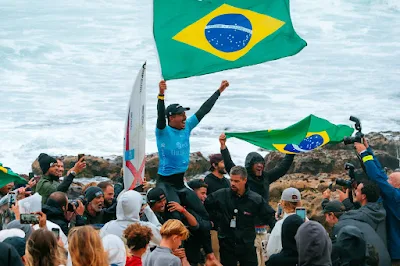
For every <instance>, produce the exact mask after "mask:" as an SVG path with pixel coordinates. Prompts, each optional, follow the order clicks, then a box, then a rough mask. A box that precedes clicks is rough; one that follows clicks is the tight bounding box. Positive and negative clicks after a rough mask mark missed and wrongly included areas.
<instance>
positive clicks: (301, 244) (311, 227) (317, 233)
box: [295, 221, 332, 266]
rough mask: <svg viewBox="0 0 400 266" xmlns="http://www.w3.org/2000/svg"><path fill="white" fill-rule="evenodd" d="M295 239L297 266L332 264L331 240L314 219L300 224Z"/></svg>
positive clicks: (327, 265)
mask: <svg viewBox="0 0 400 266" xmlns="http://www.w3.org/2000/svg"><path fill="white" fill-rule="evenodd" d="M295 239H296V245H297V250H298V252H299V263H298V265H299V266H313V265H314V266H332V261H331V253H332V242H331V240H330V238H329V236H328V233H327V232H326V231H325V229H324V227H323V226H322V225H321V224H319V223H317V222H315V221H309V222H306V223H304V224H302V225H301V226H300V227H299V229H298V230H297V233H296V236H295Z"/></svg>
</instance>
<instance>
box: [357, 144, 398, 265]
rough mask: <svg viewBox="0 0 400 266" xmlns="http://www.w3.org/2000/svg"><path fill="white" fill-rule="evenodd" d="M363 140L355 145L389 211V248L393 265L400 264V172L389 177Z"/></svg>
mask: <svg viewBox="0 0 400 266" xmlns="http://www.w3.org/2000/svg"><path fill="white" fill-rule="evenodd" d="M363 142H364V143H363V144H362V143H357V142H356V143H354V147H355V148H356V150H357V152H358V153H359V154H360V156H361V159H362V161H363V163H364V166H365V170H366V172H367V174H368V177H369V178H370V179H371V180H372V181H373V182H375V183H376V184H377V185H378V186H379V188H380V190H381V196H382V200H383V206H384V208H385V209H386V212H387V218H386V219H387V226H388V228H387V229H388V249H389V253H390V255H391V258H392V263H393V264H392V265H400V252H399V250H400V173H399V172H394V173H392V174H391V175H389V177H388V176H387V175H386V174H385V171H384V170H383V168H382V166H381V164H380V163H379V162H378V160H377V159H376V158H375V155H374V153H373V151H372V149H371V148H370V147H369V145H368V142H367V141H366V140H365V139H364V141H363Z"/></svg>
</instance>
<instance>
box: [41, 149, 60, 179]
mask: <svg viewBox="0 0 400 266" xmlns="http://www.w3.org/2000/svg"><path fill="white" fill-rule="evenodd" d="M38 162H39V165H40V169H42V172H43V174H44V175H45V174H46V173H47V171H49V168H50V167H51V166H53V164H54V163H57V160H56V159H55V158H53V157H51V156H49V155H47V154H46V153H41V154H40V155H39V157H38Z"/></svg>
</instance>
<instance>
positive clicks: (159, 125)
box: [157, 80, 167, 129]
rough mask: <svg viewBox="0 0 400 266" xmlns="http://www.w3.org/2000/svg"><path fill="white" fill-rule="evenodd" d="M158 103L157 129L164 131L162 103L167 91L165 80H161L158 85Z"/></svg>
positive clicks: (164, 122) (163, 106) (165, 122)
mask: <svg viewBox="0 0 400 266" xmlns="http://www.w3.org/2000/svg"><path fill="white" fill-rule="evenodd" d="M158 87H159V93H158V96H157V98H158V102H157V128H158V129H164V128H165V127H166V126H167V121H166V117H165V103H164V92H165V90H166V89H167V83H166V82H165V80H161V81H160V83H159V85H158Z"/></svg>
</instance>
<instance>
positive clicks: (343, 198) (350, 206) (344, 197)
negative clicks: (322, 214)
mask: <svg viewBox="0 0 400 266" xmlns="http://www.w3.org/2000/svg"><path fill="white" fill-rule="evenodd" d="M331 192H332V191H331V190H330V189H329V188H328V189H327V190H325V191H324V192H323V193H322V198H323V200H322V202H321V205H322V209H324V208H325V206H326V205H328V203H329V202H330V199H331ZM335 192H338V193H339V201H340V202H341V203H343V205H344V207H345V208H346V211H350V210H354V209H358V208H359V207H360V205H359V204H358V203H356V204H354V203H353V202H352V201H351V200H350V199H349V195H350V189H348V188H346V192H343V191H342V190H339V189H337V190H335Z"/></svg>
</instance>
